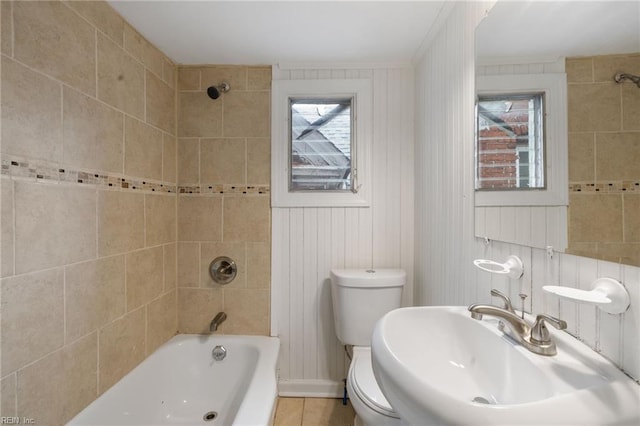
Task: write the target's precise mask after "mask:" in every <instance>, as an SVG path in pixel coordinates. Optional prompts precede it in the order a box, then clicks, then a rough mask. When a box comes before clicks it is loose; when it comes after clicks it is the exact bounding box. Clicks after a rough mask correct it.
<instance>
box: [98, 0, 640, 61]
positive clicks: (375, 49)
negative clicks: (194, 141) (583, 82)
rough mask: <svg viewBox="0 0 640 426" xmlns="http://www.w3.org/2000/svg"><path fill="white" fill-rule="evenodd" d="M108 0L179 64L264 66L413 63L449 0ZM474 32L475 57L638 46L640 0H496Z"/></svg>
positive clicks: (554, 54)
mask: <svg viewBox="0 0 640 426" xmlns="http://www.w3.org/2000/svg"><path fill="white" fill-rule="evenodd" d="M108 1H109V3H110V4H111V5H112V6H113V7H114V8H115V9H116V10H117V11H118V12H119V13H120V14H121V15H122V16H123V17H124V18H125V19H126V20H127V21H129V23H131V24H132V25H133V26H134V27H135V28H136V29H137V30H138V31H140V33H142V34H143V35H144V36H145V37H146V38H147V39H148V40H149V41H151V42H152V43H153V44H154V45H156V46H157V47H158V48H159V49H160V50H162V51H163V52H164V53H165V54H166V55H167V56H169V57H170V58H171V59H172V60H174V61H175V62H177V63H179V64H244V65H258V64H264V65H270V64H278V63H291V62H295V63H300V62H308V63H321V62H332V63H341V62H384V63H388V62H400V63H408V62H411V61H412V59H415V57H416V55H417V54H418V53H420V52H421V49H422V48H423V47H424V46H422V45H423V43H424V42H425V39H426V37H427V35H428V34H429V30H430V29H431V27H432V26H433V25H434V24H435V23H436V22H437V20H438V16H439V14H440V15H443V14H445V13H446V11H447V10H449V8H447V7H446V3H447V2H450V1H451V0H418V1H413V2H411V1H392V0H391V1H390V0H387V1H380V0H374V1H362V0H360V1H354V0H351V1H350V0H341V1H319V0H316V1H313V0H297V1H291V0H289V1H269V0H266V1H265V0H262V1H245V0H234V1H232V0H227V1H224V0H204V1H203V0H201V1H187V0H144V1H132V0H108ZM440 18H442V16H440ZM477 34H478V48H479V51H478V54H479V56H481V57H507V56H522V53H523V51H526V54H527V55H528V56H549V57H559V56H581V55H593V54H608V53H629V52H638V51H640V1H638V0H633V1H619V0H602V1H593V0H589V1H540V0H515V1H514V0H501V1H498V3H497V4H496V5H495V6H494V8H493V9H492V10H491V13H490V14H489V15H488V16H487V17H486V18H485V19H484V20H483V21H482V23H481V24H480V26H479V28H478V31H477ZM525 49H526V50H525Z"/></svg>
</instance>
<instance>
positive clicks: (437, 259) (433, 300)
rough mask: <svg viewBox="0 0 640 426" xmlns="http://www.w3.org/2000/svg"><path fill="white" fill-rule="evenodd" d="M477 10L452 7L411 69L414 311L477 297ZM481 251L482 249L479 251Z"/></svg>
mask: <svg viewBox="0 0 640 426" xmlns="http://www.w3.org/2000/svg"><path fill="white" fill-rule="evenodd" d="M486 10H487V5H486V4H483V3H479V2H478V3H475V2H474V3H457V4H456V5H455V7H454V8H453V10H452V11H451V13H450V15H449V17H448V19H447V21H446V23H445V24H444V25H443V27H442V28H441V30H440V31H439V33H438V34H436V35H434V36H433V38H432V41H431V44H430V46H429V47H428V48H427V50H426V52H425V54H424V56H423V57H422V59H421V60H419V61H418V64H417V67H416V73H417V74H416V80H417V87H418V88H419V90H418V91H417V92H416V93H417V95H416V96H417V97H418V98H417V99H416V101H417V102H416V128H417V130H416V135H417V136H418V139H417V142H416V143H417V145H416V152H417V155H416V164H415V167H416V191H417V197H416V201H417V202H416V215H417V217H418V221H419V222H420V224H421V225H420V226H419V227H418V229H419V230H420V234H419V235H417V240H418V245H417V246H416V252H417V256H418V257H417V258H416V276H419V277H420V279H421V282H419V283H418V284H419V285H420V288H419V289H418V290H417V292H416V294H417V295H418V298H417V300H416V301H417V303H418V304H423V305H448V304H460V303H461V302H462V301H463V300H465V299H467V298H471V297H473V296H474V295H478V293H477V292H476V291H475V290H473V289H472V290H468V289H467V288H466V286H469V285H474V286H475V278H476V277H478V273H477V272H475V271H472V270H470V268H473V264H472V263H471V262H472V261H473V258H474V257H475V256H473V255H472V252H473V251H474V248H476V247H478V246H477V245H476V243H475V242H474V238H473V235H474V234H473V225H474V216H473V163H472V159H473V145H474V144H473V131H474V125H473V104H474V101H473V100H474V49H475V47H474V46H475V41H474V37H473V33H474V30H475V26H476V24H477V22H479V20H480V19H481V17H482V16H484V14H485V13H486ZM479 244H480V243H479Z"/></svg>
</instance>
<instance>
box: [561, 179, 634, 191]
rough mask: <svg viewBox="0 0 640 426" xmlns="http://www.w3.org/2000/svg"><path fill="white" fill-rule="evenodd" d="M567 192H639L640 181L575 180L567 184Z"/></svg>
mask: <svg viewBox="0 0 640 426" xmlns="http://www.w3.org/2000/svg"><path fill="white" fill-rule="evenodd" d="M569 192H606V193H623V192H640V181H617V182H576V183H570V184H569Z"/></svg>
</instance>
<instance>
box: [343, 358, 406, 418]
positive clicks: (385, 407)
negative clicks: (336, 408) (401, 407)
mask: <svg viewBox="0 0 640 426" xmlns="http://www.w3.org/2000/svg"><path fill="white" fill-rule="evenodd" d="M347 392H348V394H349V400H350V401H351V405H352V406H353V409H354V411H355V412H356V418H355V421H354V426H399V425H403V424H404V423H403V422H402V420H401V419H400V417H399V416H398V415H397V414H396V412H395V411H394V410H393V408H392V407H391V404H389V402H388V401H387V399H386V398H385V396H384V395H383V394H382V391H381V390H380V387H379V386H378V383H377V382H376V379H375V377H374V375H373V367H372V365H371V348H370V347H368V346H356V347H354V348H353V358H352V360H351V365H350V366H349V373H348V376H347Z"/></svg>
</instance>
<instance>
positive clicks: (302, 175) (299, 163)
mask: <svg viewBox="0 0 640 426" xmlns="http://www.w3.org/2000/svg"><path fill="white" fill-rule="evenodd" d="M352 100H353V99H352V98H338V99H326V98H323V99H290V100H289V104H290V108H289V110H290V114H291V116H290V118H291V120H290V123H291V129H290V141H291V143H290V145H289V147H290V167H289V170H290V173H289V191H313V190H321V191H351V190H352V188H353V173H352V170H351V164H352V156H353V154H354V152H353V151H354V148H353V130H352V128H353V118H352Z"/></svg>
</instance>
